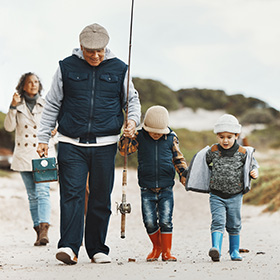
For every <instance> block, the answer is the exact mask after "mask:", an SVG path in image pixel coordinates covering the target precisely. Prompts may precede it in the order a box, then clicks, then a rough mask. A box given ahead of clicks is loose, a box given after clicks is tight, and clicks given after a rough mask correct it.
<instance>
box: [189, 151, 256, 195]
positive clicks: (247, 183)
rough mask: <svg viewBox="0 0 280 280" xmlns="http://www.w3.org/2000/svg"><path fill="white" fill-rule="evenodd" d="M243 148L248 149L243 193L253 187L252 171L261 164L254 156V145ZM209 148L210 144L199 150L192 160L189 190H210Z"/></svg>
mask: <svg viewBox="0 0 280 280" xmlns="http://www.w3.org/2000/svg"><path fill="white" fill-rule="evenodd" d="M243 148H244V149H246V160H245V164H244V167H243V168H244V172H243V173H244V181H243V194H245V193H247V192H248V191H249V190H250V189H251V177H250V171H251V170H252V169H253V168H258V167H259V165H258V163H257V161H256V160H255V158H254V157H253V153H254V151H255V149H254V148H252V147H243ZM209 149H211V148H210V147H209V146H206V147H205V148H203V149H202V150H201V151H199V152H198V153H197V154H196V155H195V156H194V157H193V159H192V160H191V163H190V165H189V168H188V171H187V176H186V185H185V188H186V190H187V191H195V192H202V193H209V192H210V178H211V170H210V168H209V166H208V164H207V162H206V153H207V151H208V150H209Z"/></svg>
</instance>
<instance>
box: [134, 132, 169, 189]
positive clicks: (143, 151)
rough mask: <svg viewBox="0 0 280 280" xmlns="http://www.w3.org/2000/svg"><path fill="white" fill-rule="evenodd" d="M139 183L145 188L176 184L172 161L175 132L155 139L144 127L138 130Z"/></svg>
mask: <svg viewBox="0 0 280 280" xmlns="http://www.w3.org/2000/svg"><path fill="white" fill-rule="evenodd" d="M138 133H139V134H138V135H137V141H138V143H139V146H138V163H139V165H138V184H139V186H140V187H143V188H165V187H170V186H173V185H174V177H175V168H174V165H173V163H172V158H173V154H172V147H173V139H174V135H175V134H174V133H172V132H171V133H169V134H167V135H163V136H162V137H161V138H160V139H159V140H157V141H155V140H153V139H152V138H151V137H150V136H149V134H148V132H146V131H145V130H144V129H141V130H139V131H138Z"/></svg>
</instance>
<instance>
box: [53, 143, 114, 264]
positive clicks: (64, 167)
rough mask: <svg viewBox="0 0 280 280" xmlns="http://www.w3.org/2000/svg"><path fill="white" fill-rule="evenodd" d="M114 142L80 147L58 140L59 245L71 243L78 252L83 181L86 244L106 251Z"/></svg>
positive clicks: (92, 249) (91, 252)
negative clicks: (86, 192)
mask: <svg viewBox="0 0 280 280" xmlns="http://www.w3.org/2000/svg"><path fill="white" fill-rule="evenodd" d="M116 151H117V144H112V145H107V146H95V147H80V146H76V145H72V144H69V143H63V142H59V146H58V164H59V182H60V211H61V212H60V235H61V237H60V240H59V243H58V248H61V247H70V248H71V249H72V250H73V251H74V253H75V254H76V256H78V253H79V249H80V246H81V244H82V239H83V232H84V209H85V191H86V181H87V176H88V173H89V191H90V193H89V198H88V208H87V214H86V224H85V248H86V250H87V253H88V256H89V258H90V259H91V258H92V257H93V255H94V254H96V253H99V252H102V253H105V254H108V253H109V248H108V247H107V246H106V245H105V240H106V235H107V228H108V223H109V219H110V215H111V192H112V189H113V183H114V174H115V155H116Z"/></svg>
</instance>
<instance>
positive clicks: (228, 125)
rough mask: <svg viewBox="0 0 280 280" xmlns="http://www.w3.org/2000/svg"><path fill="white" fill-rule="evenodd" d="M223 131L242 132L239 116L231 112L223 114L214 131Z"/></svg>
mask: <svg viewBox="0 0 280 280" xmlns="http://www.w3.org/2000/svg"><path fill="white" fill-rule="evenodd" d="M221 132H230V133H240V132H241V125H240V124H239V122H238V120H237V118H236V117H235V116H233V115H230V114H224V115H222V116H221V117H220V118H219V119H218V120H217V122H216V123H215V125H214V133H216V134H217V133H221Z"/></svg>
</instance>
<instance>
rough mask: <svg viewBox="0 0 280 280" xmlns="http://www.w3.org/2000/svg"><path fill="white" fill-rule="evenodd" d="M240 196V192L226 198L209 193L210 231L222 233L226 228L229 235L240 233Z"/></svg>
mask: <svg viewBox="0 0 280 280" xmlns="http://www.w3.org/2000/svg"><path fill="white" fill-rule="evenodd" d="M242 198H243V194H242V193H240V194H237V195H235V196H233V197H230V198H226V199H225V198H221V197H219V196H217V195H214V194H212V193H210V209H211V214H212V223H211V232H215V231H219V232H222V233H224V230H225V228H226V231H227V232H228V233H229V234H230V235H238V234H239V233H240V230H241V205H242Z"/></svg>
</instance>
